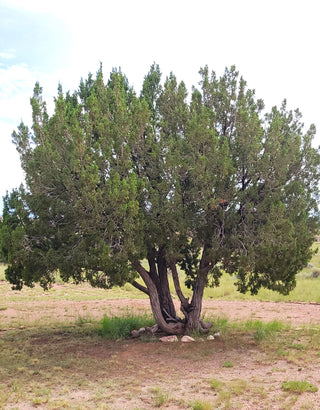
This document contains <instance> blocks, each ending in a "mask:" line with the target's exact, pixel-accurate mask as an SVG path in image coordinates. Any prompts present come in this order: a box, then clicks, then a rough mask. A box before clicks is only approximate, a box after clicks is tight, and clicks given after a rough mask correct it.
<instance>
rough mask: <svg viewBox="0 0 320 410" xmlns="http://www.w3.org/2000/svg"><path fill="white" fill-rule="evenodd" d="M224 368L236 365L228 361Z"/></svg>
mask: <svg viewBox="0 0 320 410" xmlns="http://www.w3.org/2000/svg"><path fill="white" fill-rule="evenodd" d="M222 367H226V368H228V367H234V364H233V363H232V362H231V361H229V360H227V361H226V362H224V363H223V365H222Z"/></svg>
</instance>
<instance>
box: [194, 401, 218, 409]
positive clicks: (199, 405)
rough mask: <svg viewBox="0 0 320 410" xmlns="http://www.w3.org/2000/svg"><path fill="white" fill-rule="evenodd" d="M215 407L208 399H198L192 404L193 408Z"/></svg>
mask: <svg viewBox="0 0 320 410" xmlns="http://www.w3.org/2000/svg"><path fill="white" fill-rule="evenodd" d="M212 408H213V407H212V405H211V403H209V402H208V401H203V400H197V401H195V402H194V403H193V404H192V409H193V410H211V409H212Z"/></svg>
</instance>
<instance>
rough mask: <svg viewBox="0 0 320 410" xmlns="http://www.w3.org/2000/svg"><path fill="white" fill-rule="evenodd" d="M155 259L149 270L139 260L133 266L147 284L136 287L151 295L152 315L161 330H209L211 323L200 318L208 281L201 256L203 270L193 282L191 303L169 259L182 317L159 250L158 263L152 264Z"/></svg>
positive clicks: (170, 331) (180, 331) (173, 331)
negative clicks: (175, 304)
mask: <svg viewBox="0 0 320 410" xmlns="http://www.w3.org/2000/svg"><path fill="white" fill-rule="evenodd" d="M152 260H154V259H151V258H150V260H149V267H150V272H148V271H147V270H146V269H145V268H144V267H143V266H142V265H141V263H140V262H139V261H134V262H133V267H134V268H135V269H136V270H137V272H138V273H139V274H140V276H141V278H142V279H143V281H144V283H145V285H146V288H144V287H142V286H141V285H139V287H138V286H136V287H138V288H139V289H140V290H142V291H144V292H145V293H146V294H148V296H149V298H150V305H151V309H152V313H153V316H154V318H155V321H156V323H157V324H158V326H159V327H160V329H161V330H162V331H164V332H165V333H168V334H184V333H192V332H193V331H195V330H196V331H207V330H208V328H209V327H210V324H205V323H204V322H203V320H202V319H201V310H202V299H203V292H204V288H205V285H206V280H207V269H205V264H204V260H203V259H202V261H201V263H200V271H199V273H198V275H197V278H196V281H195V284H194V289H193V297H192V300H191V302H190V303H189V300H188V299H186V298H185V297H184V295H183V293H182V290H181V287H180V281H179V277H178V273H177V269H176V265H175V262H173V261H171V262H170V269H171V272H172V277H173V282H174V286H175V289H176V293H177V295H178V297H179V299H180V302H181V311H182V313H183V314H184V318H183V319H179V318H178V317H177V316H176V312H175V307H174V304H173V301H172V297H171V294H170V288H169V282H168V272H167V265H166V261H165V258H164V254H161V252H159V254H158V258H157V266H156V265H155V264H154V265H153V263H152ZM151 270H153V272H151Z"/></svg>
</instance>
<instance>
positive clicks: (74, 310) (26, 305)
mask: <svg viewBox="0 0 320 410" xmlns="http://www.w3.org/2000/svg"><path fill="white" fill-rule="evenodd" d="M6 305H7V308H6V310H4V311H1V312H0V323H1V324H2V325H3V326H6V325H8V324H9V323H16V324H19V323H21V324H24V325H28V324H30V325H31V324H33V323H36V324H39V323H40V324H41V323H46V322H48V320H50V321H51V322H57V323H63V322H70V321H73V320H77V319H78V318H79V317H81V318H85V317H86V316H90V317H91V318H95V319H99V318H102V317H103V315H105V314H106V315H108V316H112V315H122V314H124V313H126V312H130V313H131V312H134V313H151V309H150V304H149V301H148V300H147V299H112V300H87V301H68V300H58V301H50V300H48V301H30V302H29V301H26V300H24V301H23V303H17V302H7V303H6ZM176 308H177V311H178V310H179V305H178V303H176ZM203 312H204V314H205V315H207V316H212V315H215V316H218V317H224V318H227V319H229V320H230V321H237V320H239V321H243V320H251V319H252V320H261V321H267V322H269V321H273V320H279V321H283V322H286V323H289V324H291V325H292V326H302V325H312V324H319V323H320V304H315V303H313V304H312V303H289V302H288V303H283V302H246V301H223V300H205V301H204V302H203Z"/></svg>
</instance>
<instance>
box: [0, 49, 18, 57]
mask: <svg viewBox="0 0 320 410" xmlns="http://www.w3.org/2000/svg"><path fill="white" fill-rule="evenodd" d="M15 56H16V50H14V49H13V48H12V49H5V50H3V51H1V52H0V58H2V59H4V60H11V59H12V58H14V57H15Z"/></svg>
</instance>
